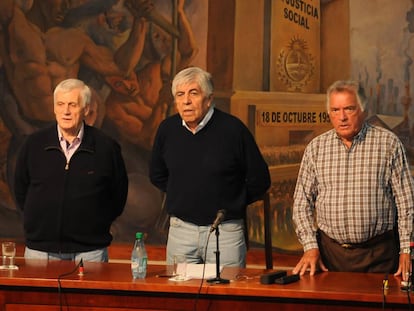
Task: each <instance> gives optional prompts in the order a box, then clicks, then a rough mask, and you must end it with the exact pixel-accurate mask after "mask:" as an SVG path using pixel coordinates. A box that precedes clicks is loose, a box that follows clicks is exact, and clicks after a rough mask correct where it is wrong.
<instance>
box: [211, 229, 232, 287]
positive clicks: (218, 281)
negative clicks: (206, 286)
mask: <svg viewBox="0 0 414 311" xmlns="http://www.w3.org/2000/svg"><path fill="white" fill-rule="evenodd" d="M219 235H220V233H219V228H218V226H217V228H216V251H215V252H214V253H215V254H216V277H215V278H212V279H208V280H207V283H213V284H229V283H230V280H227V279H222V278H221V277H220V248H219Z"/></svg>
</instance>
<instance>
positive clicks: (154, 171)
mask: <svg viewBox="0 0 414 311" xmlns="http://www.w3.org/2000/svg"><path fill="white" fill-rule="evenodd" d="M172 93H173V96H174V99H175V104H176V107H177V111H178V114H176V115H173V116H171V117H168V118H167V119H165V120H164V121H163V122H162V123H161V124H160V126H159V128H158V131H157V134H156V137H155V142H154V146H153V151H152V157H151V164H150V179H151V181H152V183H153V184H154V185H155V186H157V187H158V188H159V189H160V190H162V191H163V192H165V193H166V209H167V212H168V214H169V215H170V216H171V217H170V228H169V233H168V242H167V262H168V263H171V262H172V261H173V256H174V254H183V255H185V256H186V257H187V261H188V262H193V263H203V262H206V263H215V262H216V255H215V254H214V251H215V250H216V244H215V243H216V241H215V239H211V240H210V241H208V238H209V237H210V233H211V230H210V228H211V225H212V223H213V222H214V220H215V218H216V215H217V212H218V211H219V210H224V211H225V215H226V216H225V219H224V221H223V222H222V223H221V224H220V226H219V228H220V254H221V259H220V263H221V264H223V265H226V266H240V267H244V266H245V265H246V241H245V235H244V232H245V231H244V230H245V228H244V218H245V213H246V206H247V205H248V204H250V203H252V202H254V201H256V200H258V199H260V198H261V197H262V196H263V194H264V193H265V192H266V191H267V189H268V188H269V186H270V174H269V170H268V167H267V164H266V162H265V161H264V159H263V157H262V155H261V153H260V151H259V148H258V147H257V145H256V142H255V140H254V138H253V136H252V135H251V133H250V132H249V130H248V129H247V127H246V126H245V125H244V124H243V123H242V122H241V121H240V120H239V119H237V118H236V117H234V116H232V115H230V114H227V113H224V112H222V111H220V110H218V109H217V108H215V107H214V105H213V83H212V80H211V75H210V74H209V73H208V72H206V71H204V70H202V69H200V68H198V67H190V68H187V69H184V70H182V71H181V72H179V73H178V74H177V75H176V76H175V78H174V80H173V83H172ZM207 242H208V246H209V247H208V248H207V252H206V251H205V250H206V247H205V246H206V243H207Z"/></svg>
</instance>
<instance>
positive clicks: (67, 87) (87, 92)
mask: <svg viewBox="0 0 414 311" xmlns="http://www.w3.org/2000/svg"><path fill="white" fill-rule="evenodd" d="M75 89H79V102H80V104H81V106H82V107H83V108H85V107H87V106H89V104H90V103H91V98H92V92H91V89H90V88H89V86H87V85H86V84H85V83H84V82H83V81H82V80H79V79H66V80H63V81H61V82H60V83H59V84H58V85H57V86H56V88H55V90H54V92H53V100H54V102H56V94H57V93H59V92H64V93H67V92H70V91H72V90H75Z"/></svg>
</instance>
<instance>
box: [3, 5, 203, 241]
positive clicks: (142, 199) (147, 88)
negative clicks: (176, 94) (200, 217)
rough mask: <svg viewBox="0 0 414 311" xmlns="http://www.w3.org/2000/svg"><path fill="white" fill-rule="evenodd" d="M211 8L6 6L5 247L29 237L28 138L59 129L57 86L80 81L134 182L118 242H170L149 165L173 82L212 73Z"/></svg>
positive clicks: (95, 119) (117, 226)
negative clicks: (18, 162)
mask: <svg viewBox="0 0 414 311" xmlns="http://www.w3.org/2000/svg"><path fill="white" fill-rule="evenodd" d="M206 8H207V1H191V0H187V1H185V0H176V1H154V2H152V1H147V0H139V1H130V0H125V1H118V0H104V1H103V0H78V1H76V0H72V1H68V0H61V1H51V0H47V1H45V0H33V1H24V0H21V1H14V0H5V1H1V3H0V11H2V13H3V14H1V16H0V22H1V32H0V40H1V43H0V53H1V54H0V56H1V67H0V92H1V93H0V94H1V95H0V98H1V105H0V116H1V120H2V123H1V127H0V130H1V137H2V144H1V162H0V164H1V173H2V174H1V177H2V178H1V184H0V196H1V198H0V202H1V206H0V217H1V221H0V223H1V225H0V235H1V236H2V237H22V230H21V223H20V217H19V214H18V212H17V210H16V207H15V205H14V202H13V195H12V194H13V182H12V181H13V174H14V160H15V156H16V154H17V151H18V149H19V147H20V145H21V143H22V141H23V140H24V138H25V136H26V135H28V134H30V133H32V132H33V131H36V130H37V129H39V128H41V127H43V126H45V125H47V124H50V123H51V122H54V115H53V104H52V103H53V101H52V92H53V88H54V86H55V85H56V84H57V83H58V82H60V81H61V80H63V79H66V78H70V77H78V78H80V79H83V80H84V81H86V82H87V83H88V84H89V85H90V86H92V87H93V89H94V97H95V98H94V101H93V106H92V108H93V114H92V115H91V116H90V118H89V119H88V120H87V123H89V124H93V125H94V126H97V127H100V128H102V129H103V130H104V131H106V132H107V133H108V134H109V135H111V136H113V137H114V138H115V139H117V140H118V141H119V143H120V144H121V147H122V151H123V156H124V159H125V162H126V166H127V170H128V173H129V182H130V187H129V196H128V201H127V206H126V208H125V211H124V213H123V214H122V216H121V217H119V218H118V219H117V221H116V222H115V223H114V226H113V228H112V232H113V235H114V239H115V240H116V241H130V240H131V239H133V237H134V233H135V232H136V231H137V230H140V231H144V232H147V233H148V242H149V243H151V242H153V243H163V242H164V240H165V234H164V233H165V232H164V231H165V227H164V226H165V213H163V211H162V199H163V198H162V194H161V193H160V192H159V191H158V190H156V189H155V188H154V187H153V186H152V185H151V184H150V182H149V180H148V177H147V163H148V155H149V152H150V150H151V144H152V139H153V136H154V135H155V131H156V129H157V127H158V124H159V123H160V121H161V120H162V119H164V118H165V117H166V116H167V115H169V114H171V113H173V107H172V98H171V95H170V93H171V92H170V81H171V77H172V76H173V75H174V74H175V72H177V71H179V70H180V69H182V68H184V67H186V66H189V65H199V66H205V64H204V60H203V57H204V59H205V34H206V32H207V29H206V25H207V22H206V20H207V9H206ZM196 12H197V19H195V13H196ZM172 16H174V18H172ZM192 22H194V25H193V24H192ZM200 42H201V43H200ZM200 56H201V58H200Z"/></svg>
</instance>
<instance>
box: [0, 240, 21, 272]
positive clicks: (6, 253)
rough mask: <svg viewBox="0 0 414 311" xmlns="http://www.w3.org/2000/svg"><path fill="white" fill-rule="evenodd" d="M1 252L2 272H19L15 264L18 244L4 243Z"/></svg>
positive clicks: (0, 267)
mask: <svg viewBox="0 0 414 311" xmlns="http://www.w3.org/2000/svg"><path fill="white" fill-rule="evenodd" d="M1 252H2V256H3V265H2V266H0V269H2V270H18V269H19V267H17V266H16V265H15V264H14V257H15V256H16V243H14V242H9V241H7V242H2V243H1Z"/></svg>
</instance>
